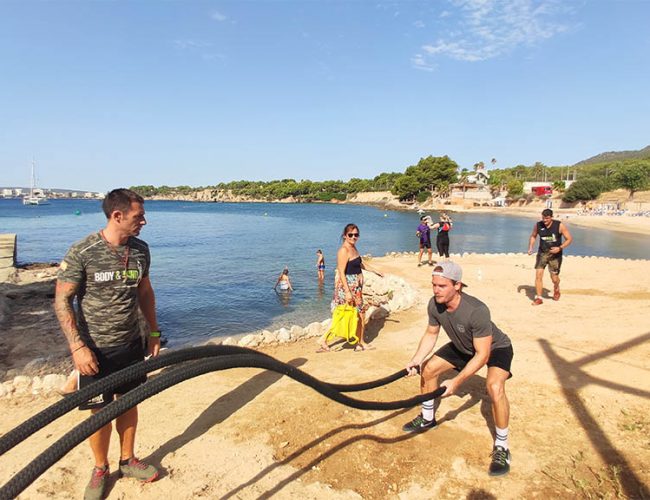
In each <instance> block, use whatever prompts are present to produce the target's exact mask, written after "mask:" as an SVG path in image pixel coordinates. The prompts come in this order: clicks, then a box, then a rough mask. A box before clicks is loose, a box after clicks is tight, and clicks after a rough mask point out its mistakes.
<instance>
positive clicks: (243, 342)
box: [238, 333, 260, 347]
mask: <svg viewBox="0 0 650 500" xmlns="http://www.w3.org/2000/svg"><path fill="white" fill-rule="evenodd" d="M259 343H260V339H259V337H258V336H257V335H254V334H252V333H250V334H248V335H245V336H244V337H242V338H241V339H240V340H239V342H238V344H239V345H240V346H241V347H257V346H258V345H259Z"/></svg>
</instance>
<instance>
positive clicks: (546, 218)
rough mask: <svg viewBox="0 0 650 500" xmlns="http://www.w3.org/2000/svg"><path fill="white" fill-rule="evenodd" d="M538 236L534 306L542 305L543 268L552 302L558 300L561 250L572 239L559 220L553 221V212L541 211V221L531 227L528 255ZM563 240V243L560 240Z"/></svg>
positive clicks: (531, 251)
mask: <svg viewBox="0 0 650 500" xmlns="http://www.w3.org/2000/svg"><path fill="white" fill-rule="evenodd" d="M537 236H539V248H538V249H537V259H536V260H535V299H534V300H533V304H532V305H534V306H539V305H541V304H543V300H542V290H543V278H544V268H545V267H546V266H547V265H548V271H549V274H550V275H551V281H552V282H553V300H560V267H561V266H562V250H563V249H565V248H566V247H568V246H569V245H570V244H571V242H572V241H573V238H572V237H571V233H570V232H569V230H568V229H567V227H566V226H565V225H564V224H563V223H562V222H560V221H559V220H554V219H553V210H551V209H550V208H547V209H546V210H543V211H542V220H541V221H539V222H536V223H535V225H534V226H533V232H532V233H531V234H530V241H529V243H528V255H532V253H533V246H534V245H535V240H536V239H537ZM563 238H564V241H562V239H563Z"/></svg>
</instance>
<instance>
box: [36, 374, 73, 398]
mask: <svg viewBox="0 0 650 500" xmlns="http://www.w3.org/2000/svg"><path fill="white" fill-rule="evenodd" d="M66 380H67V379H66V376H65V375H61V374H60V373H50V374H48V375H45V376H44V377H43V381H42V383H41V390H42V391H43V392H44V393H48V392H51V391H56V390H57V389H61V388H62V387H63V386H64V385H65V382H66Z"/></svg>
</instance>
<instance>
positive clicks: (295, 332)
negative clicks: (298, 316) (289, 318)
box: [289, 325, 305, 340]
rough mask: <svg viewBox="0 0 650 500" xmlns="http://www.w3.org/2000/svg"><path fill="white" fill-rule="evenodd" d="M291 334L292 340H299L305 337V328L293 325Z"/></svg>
mask: <svg viewBox="0 0 650 500" xmlns="http://www.w3.org/2000/svg"><path fill="white" fill-rule="evenodd" d="M289 333H291V339H292V340H298V339H301V338H302V337H304V336H305V330H304V328H303V327H301V326H298V325H293V326H292V327H291V330H289Z"/></svg>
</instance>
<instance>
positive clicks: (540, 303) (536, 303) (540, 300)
mask: <svg viewBox="0 0 650 500" xmlns="http://www.w3.org/2000/svg"><path fill="white" fill-rule="evenodd" d="M543 303H544V301H543V300H542V299H540V298H539V297H535V300H533V303H532V304H531V305H533V306H541V305H542V304H543Z"/></svg>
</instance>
